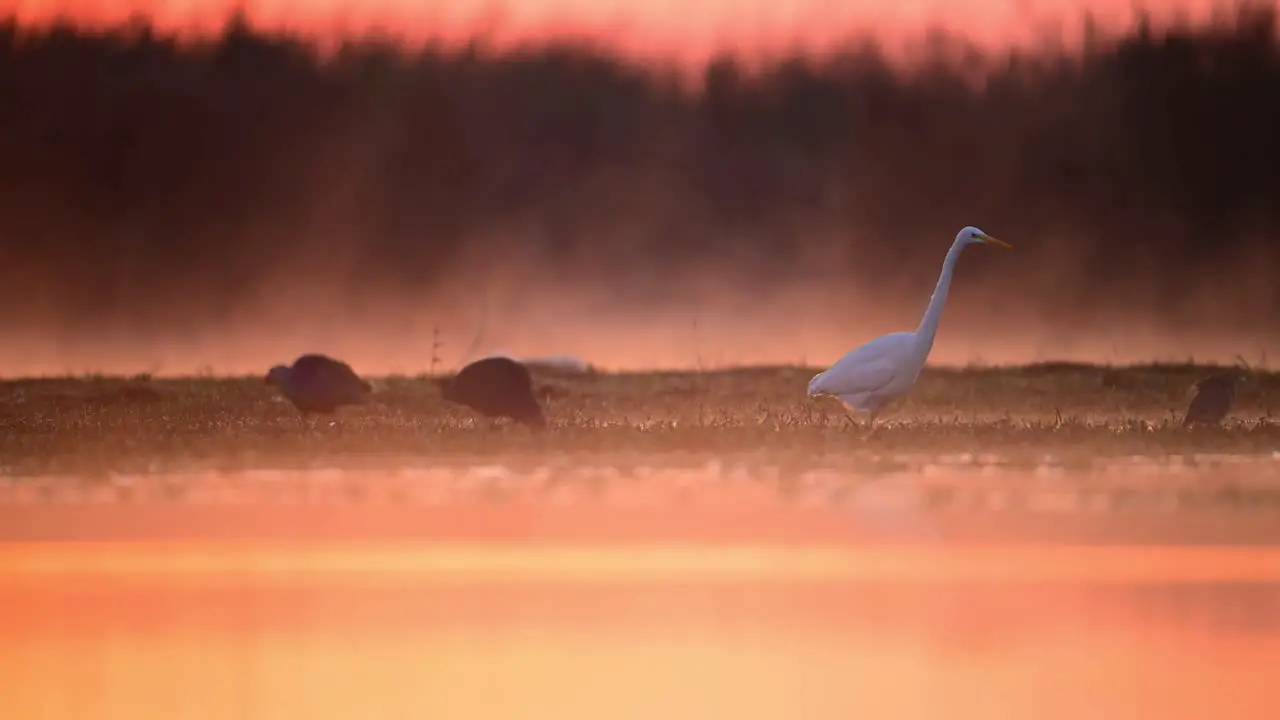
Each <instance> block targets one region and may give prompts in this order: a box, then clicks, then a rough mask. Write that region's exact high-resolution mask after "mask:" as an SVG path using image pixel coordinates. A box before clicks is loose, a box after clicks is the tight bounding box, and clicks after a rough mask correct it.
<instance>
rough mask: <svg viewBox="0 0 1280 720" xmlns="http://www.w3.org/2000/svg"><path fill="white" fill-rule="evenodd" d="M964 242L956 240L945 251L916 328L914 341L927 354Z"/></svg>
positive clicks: (936, 330) (935, 332) (936, 331)
mask: <svg viewBox="0 0 1280 720" xmlns="http://www.w3.org/2000/svg"><path fill="white" fill-rule="evenodd" d="M962 250H964V244H963V243H959V242H957V243H956V244H954V245H952V246H951V249H950V250H948V251H947V259H946V260H943V261H942V274H941V275H940V276H938V285H937V287H935V288H934V289H933V297H931V298H929V307H927V308H925V311H924V317H923V318H921V320H920V327H919V328H917V329H916V342H917V343H919V344H920V349H921V351H922V352H924V353H925V354H928V353H929V351H930V350H932V349H933V336H934V335H936V334H937V333H938V322H939V321H940V320H941V319H942V306H944V305H946V304H947V293H948V292H949V291H950V290H951V273H952V271H954V270H955V267H956V261H957V260H959V259H960V252H961V251H962Z"/></svg>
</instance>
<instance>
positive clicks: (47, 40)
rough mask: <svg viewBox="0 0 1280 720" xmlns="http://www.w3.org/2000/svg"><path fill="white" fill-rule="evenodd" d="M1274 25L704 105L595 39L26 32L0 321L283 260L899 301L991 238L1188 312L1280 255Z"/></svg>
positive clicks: (262, 272)
mask: <svg viewBox="0 0 1280 720" xmlns="http://www.w3.org/2000/svg"><path fill="white" fill-rule="evenodd" d="M1276 29H1277V26H1276V13H1275V10H1274V8H1271V7H1260V6H1251V7H1249V8H1248V9H1246V10H1241V11H1240V12H1239V13H1238V14H1237V15H1236V16H1235V17H1234V18H1233V19H1232V20H1231V21H1229V22H1224V23H1222V24H1220V25H1218V26H1215V27H1204V28H1196V29H1181V30H1160V31H1156V30H1153V29H1152V28H1151V27H1150V26H1149V25H1147V24H1142V23H1139V24H1138V25H1137V26H1136V27H1135V28H1134V29H1133V30H1132V31H1130V32H1129V33H1128V34H1127V35H1124V36H1120V37H1101V36H1097V37H1094V38H1092V39H1091V40H1090V42H1089V43H1088V47H1087V49H1086V51H1085V52H1084V54H1083V56H1080V55H1067V54H1065V53H1060V52H1055V51H1051V50H1046V51H1045V52H1044V53H1042V54H1039V55H1035V56H1030V55H1026V54H1021V55H1019V54H1013V53H1011V54H1004V55H1000V56H981V55H978V54H976V53H974V52H970V51H965V50H964V47H963V42H962V40H961V39H950V40H946V39H940V40H938V41H937V43H935V46H934V48H933V54H932V55H929V56H927V57H922V58H919V60H921V62H919V63H917V64H916V66H914V67H913V69H911V70H910V71H908V70H902V69H895V66H894V65H893V64H892V63H890V62H889V61H888V60H887V59H886V58H885V57H884V56H883V55H882V54H880V53H878V52H877V50H876V48H875V46H874V44H873V43H870V42H868V41H856V42H851V43H850V44H849V48H850V49H849V50H848V52H845V53H842V54H839V55H835V56H829V57H826V56H824V57H823V58H821V59H806V58H804V57H792V58H788V59H785V60H779V61H777V62H773V63H771V64H768V65H767V66H764V67H761V68H755V67H752V68H750V69H748V67H747V66H746V65H743V64H740V63H738V62H736V61H735V60H734V59H733V58H730V57H724V58H720V59H717V60H715V61H713V62H711V63H709V64H708V65H707V66H706V68H705V72H704V73H703V76H702V78H701V79H702V82H701V83H698V84H697V85H698V87H693V88H691V87H690V86H689V85H688V84H687V83H685V84H682V83H681V82H680V81H679V78H677V77H675V76H673V75H671V74H670V73H669V72H667V71H661V70H655V69H653V68H646V67H645V66H642V65H639V64H633V63H629V62H627V61H624V60H622V59H620V58H619V57H614V56H610V55H608V54H607V53H605V52H603V51H600V50H598V49H590V48H585V47H574V46H567V45H560V46H546V47H540V48H534V49H523V50H519V51H515V50H513V51H510V52H507V51H503V52H499V51H496V50H491V49H486V48H485V47H484V46H483V45H481V44H476V45H473V46H470V47H463V48H450V49H442V48H430V47H429V48H427V49H425V50H416V51H413V52H408V51H400V50H397V49H396V48H395V47H392V46H390V45H388V44H385V43H383V44H380V43H377V42H372V41H369V42H364V41H362V42H352V43H348V44H346V45H344V46H343V47H341V48H340V49H338V50H337V51H336V52H335V53H333V54H324V55H322V54H320V53H319V52H318V51H317V50H316V49H315V48H314V47H313V46H312V45H309V44H308V43H307V42H305V41H304V40H301V39H295V38H284V37H276V36H266V35H262V34H258V33H256V32H255V31H254V30H253V29H252V28H251V27H250V26H249V25H248V24H247V23H245V22H244V21H243V20H242V19H240V18H232V19H231V20H230V21H229V22H228V23H227V26H226V28H225V31H224V32H223V34H222V35H221V37H219V38H218V39H217V40H216V41H212V42H208V43H204V44H201V45H188V44H184V43H180V42H179V41H178V40H176V39H174V38H170V37H164V36H161V35H159V34H157V33H156V32H154V31H153V30H152V29H151V28H150V27H149V26H148V25H147V24H146V23H145V22H135V23H131V24H129V25H127V26H124V27H120V28H118V29H117V30H115V31H112V32H110V33H106V34H101V33H99V34H93V33H88V32H82V31H78V30H76V29H74V28H72V27H70V26H65V27H55V28H52V29H43V30H40V31H29V30H26V29H24V28H22V27H20V26H19V25H18V24H17V23H15V22H13V21H9V22H7V23H5V24H0V301H2V302H3V306H2V307H0V315H2V316H4V317H5V318H8V319H10V320H14V319H20V318H21V316H22V315H23V314H24V313H27V312H36V311H37V310H39V311H40V312H42V313H56V314H57V315H58V316H59V317H62V318H65V319H67V320H68V321H69V322H85V323H91V322H94V321H95V320H96V318H97V317H98V316H99V315H100V314H101V313H104V312H106V311H107V310H108V309H109V310H110V312H111V313H112V314H113V316H119V315H120V314H124V315H127V316H128V317H132V318H136V319H137V320H138V322H144V321H149V320H153V321H157V322H159V321H161V320H164V321H166V322H167V321H170V320H174V319H177V318H179V317H185V316H187V315H190V316H191V317H192V318H196V317H199V316H202V315H201V314H207V313H214V314H216V313H217V312H218V310H219V307H220V305H221V303H223V302H224V301H225V302H226V303H232V302H234V299H235V297H236V296H237V294H238V293H240V292H241V291H243V290H245V289H247V288H249V287H253V286H255V284H258V283H261V282H262V281H263V280H264V278H267V277H269V276H272V275H273V274H279V273H281V272H283V271H284V270H286V269H288V270H294V269H295V268H296V272H299V273H307V272H310V273H314V274H316V275H317V276H322V275H333V274H341V275H342V276H343V277H344V279H345V280H346V281H348V282H354V281H356V280H360V281H376V282H377V283H378V284H379V286H380V287H382V288H397V287H403V288H405V289H406V291H408V290H410V289H413V288H420V287H429V286H431V284H432V283H434V282H437V281H438V280H439V279H440V278H441V277H442V276H444V275H447V274H449V273H451V272H454V271H455V270H456V269H457V268H458V267H460V263H461V262H462V259H463V258H466V259H468V261H475V260H476V259H477V258H484V257H490V258H494V259H495V260H501V259H503V258H506V257H511V258H518V259H519V261H523V262H533V261H537V262H539V263H545V265H546V267H548V268H552V269H556V272H558V273H560V277H562V278H568V279H572V278H574V277H578V276H586V275H587V274H590V276H591V277H594V278H613V279H615V280H616V282H617V283H618V285H619V288H620V290H619V292H631V291H634V292H643V290H644V287H643V286H644V284H645V283H653V282H655V281H654V280H653V278H655V277H661V273H664V272H668V271H671V272H674V271H677V270H679V269H680V268H684V267H699V268H710V269H712V271H715V272H721V273H724V274H725V275H726V276H728V275H733V274H740V275H741V277H743V278H754V279H753V280H752V282H763V280H762V279H767V278H792V276H793V275H795V274H796V273H802V272H805V270H803V269H802V268H801V265H802V260H803V259H804V258H805V257H810V256H812V255H813V254H814V253H817V254H819V255H821V254H822V253H825V252H827V251H828V250H829V251H830V252H831V253H832V254H831V255H830V257H838V258H840V260H839V262H838V263H836V267H835V270H833V271H834V272H838V273H841V274H843V275H844V276H847V277H848V278H849V280H850V281H851V282H852V281H861V282H865V283H875V282H877V281H879V280H880V279H882V278H884V277H886V276H892V275H893V274H894V273H895V270H894V265H893V262H894V260H895V259H898V260H901V259H902V258H905V257H908V256H909V257H927V258H929V260H928V262H929V264H936V262H938V261H940V260H941V255H942V253H943V252H944V250H945V247H946V246H947V244H948V243H949V242H950V239H951V237H952V236H953V235H954V234H955V232H956V231H957V230H959V228H960V227H961V226H963V225H966V224H975V225H979V226H981V227H983V228H984V229H987V230H989V231H991V232H992V233H993V234H997V235H999V236H1001V237H1007V238H1008V239H1009V240H1011V241H1013V242H1014V243H1015V244H1017V245H1018V246H1019V249H1024V248H1027V247H1035V246H1036V245H1043V244H1045V243H1048V242H1050V241H1052V242H1055V243H1066V244H1069V245H1070V250H1069V251H1060V252H1059V255H1060V256H1062V257H1066V256H1068V255H1069V256H1070V257H1072V258H1074V260H1073V262H1075V263H1077V264H1078V268H1082V269H1083V272H1084V273H1085V276H1086V277H1088V278H1089V282H1090V283H1093V284H1094V285H1095V286H1096V287H1098V288H1106V287H1114V288H1123V287H1124V286H1125V285H1126V284H1127V283H1131V282H1133V279H1134V278H1135V277H1137V276H1143V277H1145V278H1146V282H1147V283H1148V284H1150V283H1152V282H1155V287H1156V288H1157V290H1158V291H1159V292H1160V293H1163V294H1164V295H1167V296H1168V297H1169V298H1176V297H1177V296H1178V294H1179V293H1180V292H1183V291H1184V290H1183V289H1184V287H1185V286H1186V284H1187V283H1189V282H1193V281H1194V280H1195V278H1196V276H1198V275H1200V274H1203V273H1211V272H1214V268H1226V267H1228V266H1230V267H1235V266H1236V265H1235V264H1238V261H1240V259H1241V258H1243V257H1248V258H1252V259H1251V260H1250V263H1252V264H1253V265H1255V266H1256V265H1257V263H1259V262H1273V263H1280V252H1277V251H1276V250H1275V249H1274V248H1275V247H1276V239H1277V235H1278V234H1280V43H1278V42H1277V34H1276ZM871 239H874V242H872V241H871ZM515 261H517V260H516V259H513V260H512V262H515ZM1271 267H1272V268H1275V267H1276V265H1274V264H1273V265H1272V266H1271ZM716 268H718V270H715V269H716ZM826 269H827V270H831V269H832V268H831V266H827V267H826ZM973 272H974V274H975V275H977V274H979V272H980V271H979V270H977V269H974V270H973ZM1273 272H1275V271H1274V270H1273ZM636 278H645V279H644V280H638V279H636ZM1153 278H1154V280H1153ZM792 279H794V278H792ZM929 282H931V280H930V281H929ZM966 282H967V281H966ZM1212 282H1213V283H1217V286H1218V287H1223V288H1227V289H1229V288H1230V284H1229V282H1230V281H1229V278H1228V277H1226V276H1223V277H1222V278H1218V279H1216V280H1214V281H1212ZM1201 284H1202V285H1203V282H1202V283H1201ZM1211 285H1212V283H1211ZM1274 287H1275V288H1276V289H1275V290H1274V292H1273V295H1272V297H1271V300H1272V302H1271V303H1270V305H1269V306H1268V308H1267V310H1266V312H1269V313H1271V315H1272V317H1273V318H1275V319H1276V320H1277V322H1278V323H1280V282H1278V283H1275V285H1274ZM628 288H629V289H628ZM194 297H199V298H200V301H199V302H198V303H197V302H193V301H192V300H191V299H192V298H194ZM923 301H924V298H923V297H921V302H922V303H923Z"/></svg>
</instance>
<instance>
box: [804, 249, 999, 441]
mask: <svg viewBox="0 0 1280 720" xmlns="http://www.w3.org/2000/svg"><path fill="white" fill-rule="evenodd" d="M979 244H987V245H995V246H997V247H1003V248H1009V247H1011V246H1010V245H1009V244H1008V243H1005V242H1003V241H1001V240H997V239H995V238H993V237H991V236H990V235H987V234H986V233H984V232H982V231H981V230H979V229H978V228H975V227H966V228H965V229H963V230H961V231H960V232H959V234H957V235H956V240H955V243H953V244H952V245H951V249H950V250H949V251H947V258H946V260H944V261H943V263H942V275H941V276H940V277H939V278H938V285H937V287H936V288H934V290H933V297H931V298H930V299H929V307H928V308H926V309H925V311H924V318H923V319H921V320H920V327H918V328H917V329H916V331H915V332H896V333H890V334H888V335H882V336H880V337H878V338H876V339H874V340H872V341H870V342H868V343H866V344H865V345H861V346H859V347H856V348H854V349H853V350H850V351H849V352H848V353H847V354H846V355H845V356H844V357H842V358H840V360H839V361H837V362H836V364H835V365H832V366H831V367H830V368H828V369H827V370H826V371H825V372H820V373H818V374H817V375H815V376H813V379H812V380H810V381H809V396H810V397H814V396H817V395H831V396H834V397H836V398H838V399H839V400H840V402H842V403H844V405H845V406H846V407H848V408H849V409H850V410H853V411H855V412H866V413H868V414H869V415H870V419H871V422H872V423H874V422H875V417H876V413H877V412H879V411H880V409H881V408H883V407H884V406H885V405H887V404H888V403H889V402H890V401H892V400H894V399H895V398H898V397H901V396H903V395H905V394H906V393H907V392H908V391H909V390H911V387H912V386H913V385H915V382H916V378H917V377H919V376H920V371H921V370H923V369H924V363H925V360H927V359H928V357H929V351H930V350H932V349H933V338H934V335H936V334H937V332H938V321H939V320H940V319H941V318H942V307H943V306H944V305H946V303H947V291H948V290H950V289H951V275H952V273H953V272H954V271H955V266H956V261H957V260H959V259H960V253H961V252H962V251H963V250H964V249H965V247H966V246H969V245H979Z"/></svg>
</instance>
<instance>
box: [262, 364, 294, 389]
mask: <svg viewBox="0 0 1280 720" xmlns="http://www.w3.org/2000/svg"><path fill="white" fill-rule="evenodd" d="M288 376H289V368H288V367H286V366H284V365H276V366H275V367H273V368H271V370H270V371H268V372H267V384H268V385H275V386H276V387H283V386H284V380H285V378H287V377H288Z"/></svg>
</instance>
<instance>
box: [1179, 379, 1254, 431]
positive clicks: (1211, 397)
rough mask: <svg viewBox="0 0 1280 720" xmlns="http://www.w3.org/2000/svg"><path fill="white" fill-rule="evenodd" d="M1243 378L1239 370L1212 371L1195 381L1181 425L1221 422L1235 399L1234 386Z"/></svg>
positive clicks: (1215, 423) (1216, 423)
mask: <svg viewBox="0 0 1280 720" xmlns="http://www.w3.org/2000/svg"><path fill="white" fill-rule="evenodd" d="M1242 380H1244V374H1243V373H1241V372H1240V371H1239V370H1226V371H1224V372H1220V373H1214V374H1213V375H1210V376H1208V377H1205V378H1201V379H1199V380H1197V381H1196V382H1195V385H1194V386H1193V387H1194V391H1195V394H1194V395H1193V396H1192V397H1191V402H1189V403H1187V411H1186V413H1184V414H1183V416H1182V427H1190V426H1192V425H1218V424H1221V423H1222V420H1223V418H1225V417H1226V416H1227V413H1229V412H1231V405H1232V403H1234V402H1235V399H1236V386H1237V385H1239V384H1240V381H1242Z"/></svg>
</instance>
